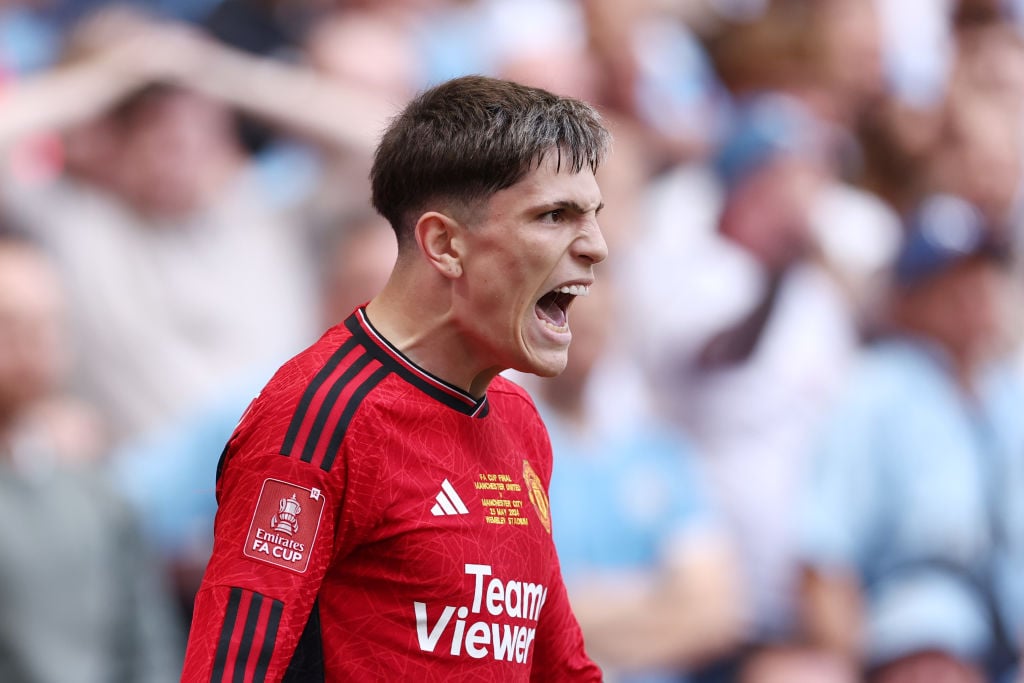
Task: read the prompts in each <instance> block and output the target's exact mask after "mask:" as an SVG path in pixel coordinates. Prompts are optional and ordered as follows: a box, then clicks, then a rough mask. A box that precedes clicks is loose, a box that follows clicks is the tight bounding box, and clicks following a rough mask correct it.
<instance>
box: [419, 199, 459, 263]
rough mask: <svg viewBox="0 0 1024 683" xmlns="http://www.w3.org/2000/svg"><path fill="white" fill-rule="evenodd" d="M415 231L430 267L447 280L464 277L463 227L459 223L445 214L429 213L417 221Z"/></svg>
mask: <svg viewBox="0 0 1024 683" xmlns="http://www.w3.org/2000/svg"><path fill="white" fill-rule="evenodd" d="M414 231H415V235H416V243H417V244H418V245H419V247H420V251H421V252H423V255H424V256H425V257H426V258H427V261H428V262H429V263H430V265H432V266H433V267H434V268H435V269H436V270H437V271H438V272H439V273H440V274H441V275H442V276H444V277H446V278H452V279H454V278H457V277H460V276H461V275H462V251H461V246H462V245H461V240H460V233H461V231H462V226H461V225H460V224H459V223H458V221H456V220H455V219H453V218H451V217H449V216H446V215H444V214H443V213H438V212H437V211H428V212H427V213H425V214H423V215H422V216H420V219H419V220H418V221H416V227H415V228H414Z"/></svg>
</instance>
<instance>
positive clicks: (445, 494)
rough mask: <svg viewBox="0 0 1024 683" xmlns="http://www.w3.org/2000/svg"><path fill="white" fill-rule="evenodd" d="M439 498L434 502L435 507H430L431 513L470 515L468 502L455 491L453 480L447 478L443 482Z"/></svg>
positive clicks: (436, 514) (437, 514) (441, 515)
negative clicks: (463, 500)
mask: <svg viewBox="0 0 1024 683" xmlns="http://www.w3.org/2000/svg"><path fill="white" fill-rule="evenodd" d="M435 500H437V502H436V503H434V507H432V508H430V514H432V515H434V516H435V517H443V516H444V515H468V514H469V510H468V509H466V504H465V503H463V502H462V499H461V498H459V494H458V493H456V492H455V488H454V487H453V486H452V484H451V482H450V481H448V480H447V479H445V480H444V481H442V482H441V490H440V491H438V493H437V498H435Z"/></svg>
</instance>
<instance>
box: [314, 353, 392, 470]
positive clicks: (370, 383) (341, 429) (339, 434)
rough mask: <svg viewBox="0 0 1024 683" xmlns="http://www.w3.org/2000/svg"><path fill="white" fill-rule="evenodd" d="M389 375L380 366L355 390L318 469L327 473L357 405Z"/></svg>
mask: <svg viewBox="0 0 1024 683" xmlns="http://www.w3.org/2000/svg"><path fill="white" fill-rule="evenodd" d="M390 374H391V369H390V368H388V367H387V366H381V367H379V368H377V370H376V371H375V372H374V373H373V374H372V375H370V376H369V377H367V378H366V379H365V380H364V381H363V383H362V384H360V385H359V388H358V389H356V390H355V392H354V393H353V394H352V396H351V398H349V400H348V403H347V404H346V405H345V410H344V411H343V412H342V413H341V417H339V418H338V424H337V425H336V426H335V427H334V433H333V434H332V435H331V440H330V442H329V443H328V444H327V452H326V453H325V454H324V460H323V462H322V463H320V468H321V469H323V470H324V471H327V472H329V471H330V469H331V465H333V464H334V457H335V456H336V455H337V454H338V449H339V448H341V442H342V440H343V439H344V438H345V432H346V431H348V425H349V423H350V422H352V416H353V415H355V413H356V409H358V408H359V404H360V403H362V402H363V399H364V398H366V396H367V394H369V393H370V392H371V391H373V388H374V387H376V386H377V385H378V384H380V383H381V381H382V380H383V379H384V378H385V377H387V376H388V375H390Z"/></svg>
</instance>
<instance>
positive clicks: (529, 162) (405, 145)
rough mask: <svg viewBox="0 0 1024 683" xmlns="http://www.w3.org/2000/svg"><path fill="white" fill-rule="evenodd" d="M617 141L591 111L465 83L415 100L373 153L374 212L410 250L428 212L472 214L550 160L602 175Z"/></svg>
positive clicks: (547, 96) (500, 85)
mask: <svg viewBox="0 0 1024 683" xmlns="http://www.w3.org/2000/svg"><path fill="white" fill-rule="evenodd" d="M610 142H611V136H610V134H609V133H608V131H607V129H606V128H605V127H604V125H603V124H602V122H601V116H600V114H598V113H597V111H596V110H595V109H594V108H593V107H591V106H590V105H589V104H586V103H584V102H581V101H579V100H576V99H573V98H570V97H561V96H559V95H555V94H552V93H550V92H548V91H546V90H541V89H540V88H532V87H528V86H525V85H521V84H519V83H513V82H511V81H505V80H499V79H495V78H487V77H484V76H464V77H461V78H456V79H453V80H450V81H447V82H445V83H442V84H440V85H438V86H436V87H434V88H431V89H429V90H427V91H425V92H423V93H422V94H420V95H419V96H418V97H416V98H415V99H414V100H413V101H412V102H410V103H409V105H408V106H406V108H405V109H404V110H403V111H402V112H401V113H400V114H398V116H397V117H396V118H395V119H394V120H393V121H392V122H391V124H390V126H388V129H387V130H386V131H385V132H384V136H383V138H382V139H381V142H380V145H379V146H378V147H377V153H376V155H375V156H374V161H373V170H372V171H371V173H370V179H371V182H372V186H373V206H374V208H375V209H377V211H378V212H379V213H380V214H381V215H382V216H384V218H386V219H387V221H388V222H389V223H391V227H392V228H394V230H395V232H396V234H397V235H398V243H399V245H400V246H401V245H403V244H404V243H405V242H406V241H407V240H408V239H409V237H410V235H411V234H412V228H413V226H414V225H415V222H416V220H417V219H418V218H419V215H420V214H421V213H422V212H423V211H426V210H428V205H429V204H431V203H435V202H436V203H437V206H436V207H435V208H437V209H438V210H441V209H443V208H446V207H447V206H450V205H452V204H454V205H456V206H459V207H463V208H472V207H473V206H475V205H477V204H478V203H479V202H481V201H485V200H486V199H488V198H489V197H490V196H491V195H493V194H494V193H495V192H498V191H499V190H503V189H505V188H508V187H511V186H512V185H515V184H516V183H517V182H519V181H520V180H521V179H522V178H523V177H524V176H525V175H526V174H527V173H529V172H530V171H531V170H532V169H534V168H536V167H537V166H539V165H540V164H541V163H542V162H543V160H544V157H545V156H546V155H547V154H549V153H552V154H556V155H557V168H558V170H559V171H561V170H562V168H563V167H564V168H565V170H567V171H570V172H572V173H578V172H580V171H581V170H583V168H585V167H586V168H589V169H590V170H591V171H592V172H596V171H597V168H598V166H599V165H600V164H601V162H602V161H604V157H605V155H606V154H607V151H608V147H609V145H610Z"/></svg>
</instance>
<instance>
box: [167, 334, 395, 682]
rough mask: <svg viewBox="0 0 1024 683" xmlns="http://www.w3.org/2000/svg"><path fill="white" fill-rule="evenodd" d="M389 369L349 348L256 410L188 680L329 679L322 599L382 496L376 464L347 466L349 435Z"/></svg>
mask: <svg viewBox="0 0 1024 683" xmlns="http://www.w3.org/2000/svg"><path fill="white" fill-rule="evenodd" d="M307 367H308V363H307ZM381 367H382V366H381V363H380V362H379V361H378V360H376V359H375V358H372V357H370V356H369V355H368V354H367V353H366V350H365V348H364V347H362V346H361V345H359V344H352V343H341V344H340V345H339V346H336V347H335V348H334V350H333V352H332V353H331V354H330V355H329V357H327V358H326V360H325V361H324V362H322V363H318V364H317V367H316V368H314V369H313V370H312V371H303V370H302V366H301V364H300V365H299V367H292V366H285V368H282V370H281V371H280V372H279V373H278V375H277V376H275V378H274V379H273V380H272V381H271V383H270V384H269V385H268V386H267V388H265V389H264V391H263V392H262V393H261V396H260V397H259V398H258V399H257V400H256V402H255V403H254V404H253V406H252V407H251V408H250V409H249V410H248V411H247V414H246V416H245V417H244V418H243V420H242V423H241V424H240V425H239V427H238V429H237V430H236V433H235V435H234V436H232V439H231V441H229V444H228V447H227V449H226V450H225V454H224V456H223V457H222V463H221V466H220V467H219V468H218V469H219V479H218V483H217V493H218V503H219V507H218V510H217V517H216V520H215V523H214V547H213V554H212V557H211V559H210V562H209V564H208V566H207V570H206V574H205V575H204V577H203V583H202V585H201V587H200V590H199V593H198V595H197V597H196V603H195V607H194V614H193V622H192V628H191V631H190V634H189V643H188V650H187V652H186V658H185V668H184V672H183V677H182V680H183V681H190V682H191V681H196V682H199V681H202V682H204V683H205V682H206V681H212V682H214V683H220V682H222V681H223V682H232V683H250V682H259V681H280V680H303V681H316V680H318V677H320V680H322V659H321V656H320V649H321V642H320V637H319V614H318V609H317V604H318V603H317V597H318V594H319V591H320V587H321V584H322V582H323V578H324V576H325V574H326V572H327V569H328V566H329V564H330V563H331V562H332V561H334V560H335V559H337V558H338V557H340V556H341V555H343V554H344V552H345V551H346V549H347V548H351V547H352V545H353V544H355V543H357V542H358V537H359V534H360V533H361V532H362V530H364V529H367V528H368V527H369V526H370V524H371V518H372V515H373V509H374V506H373V505H372V502H371V501H368V500H367V499H365V498H364V497H362V496H363V494H362V493H361V492H367V495H371V494H372V492H373V491H375V490H376V489H378V488H379V487H377V486H376V485H375V484H376V481H377V478H378V476H379V474H378V472H377V469H376V466H375V464H374V459H373V457H371V456H370V455H367V457H364V458H358V459H356V461H353V459H351V458H347V457H345V456H344V455H342V454H344V453H346V452H347V451H346V445H345V444H346V440H345V436H346V434H347V430H348V428H349V425H350V424H351V422H352V418H353V416H354V415H355V413H356V411H357V410H358V409H359V408H360V407H361V406H362V405H363V403H364V401H365V399H366V397H367V396H368V395H369V394H370V393H371V392H372V391H373V389H374V388H375V387H376V386H377V384H379V382H380V381H381V380H382V378H383V377H384V374H385V373H384V372H383V371H382V369H381Z"/></svg>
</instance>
